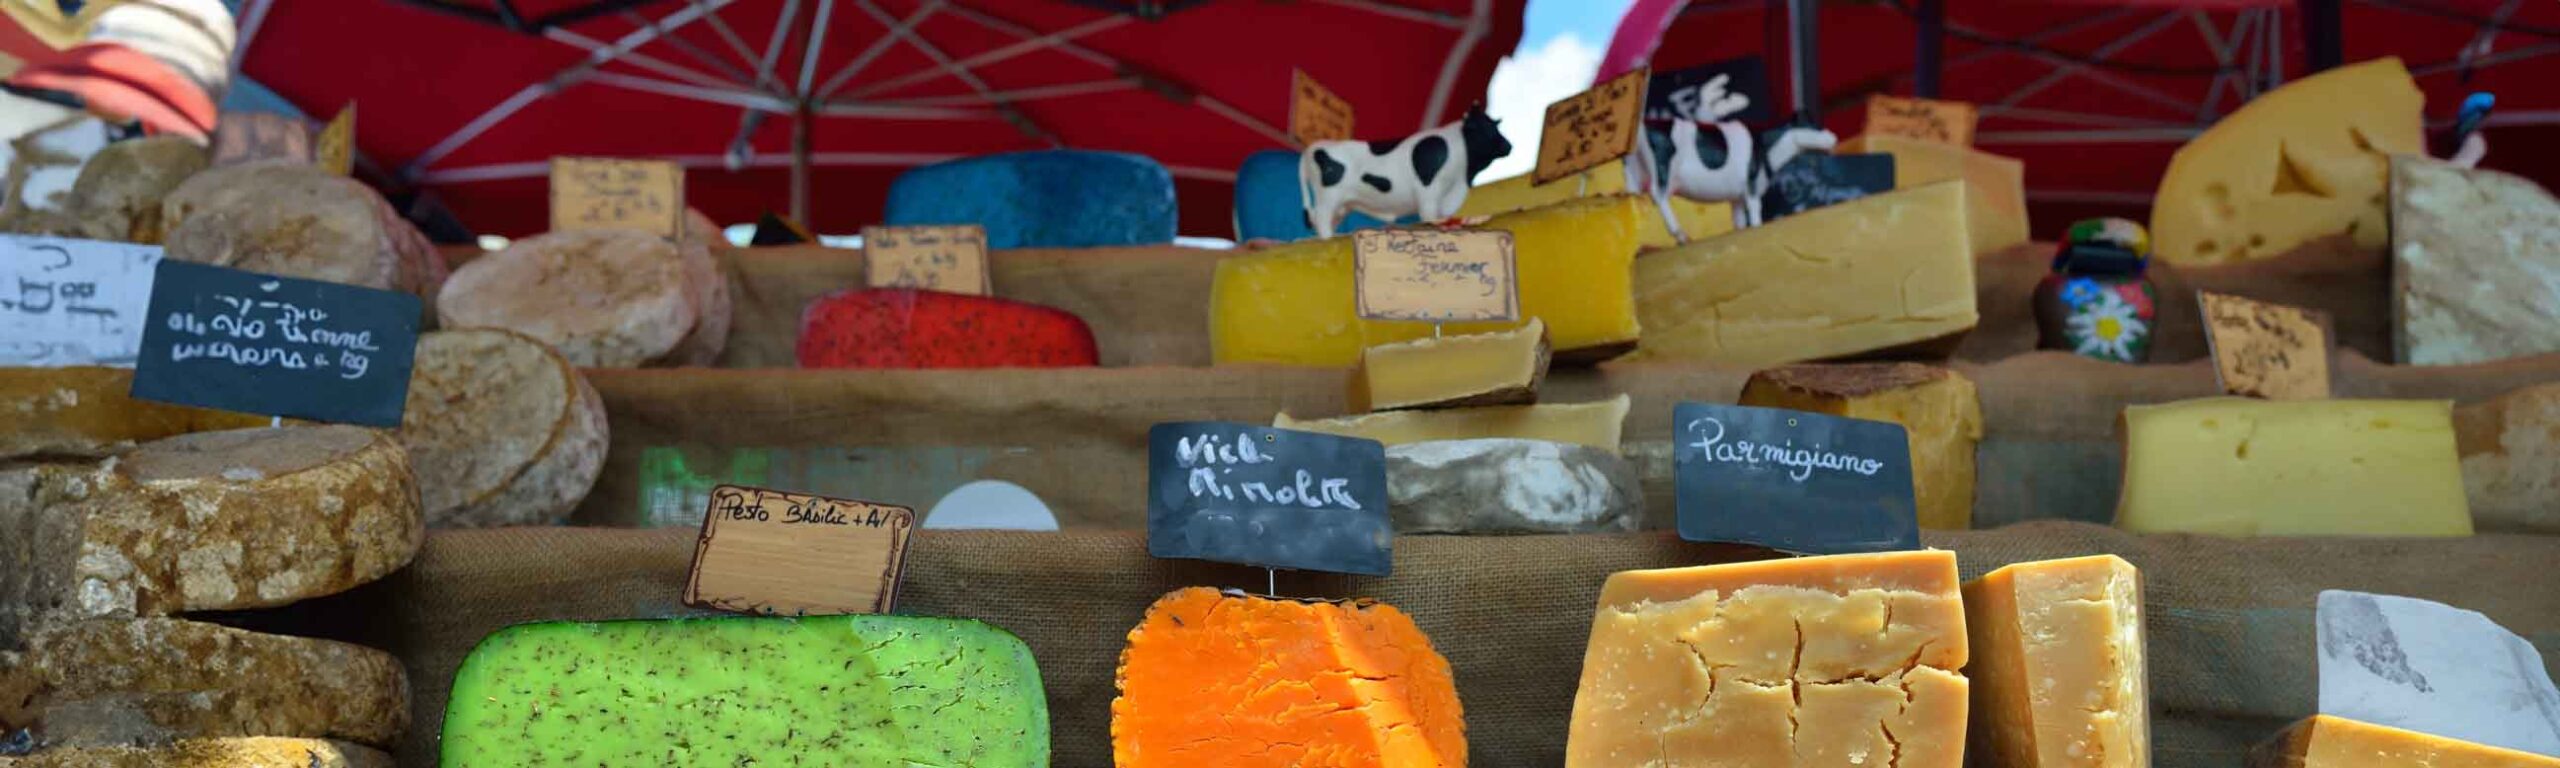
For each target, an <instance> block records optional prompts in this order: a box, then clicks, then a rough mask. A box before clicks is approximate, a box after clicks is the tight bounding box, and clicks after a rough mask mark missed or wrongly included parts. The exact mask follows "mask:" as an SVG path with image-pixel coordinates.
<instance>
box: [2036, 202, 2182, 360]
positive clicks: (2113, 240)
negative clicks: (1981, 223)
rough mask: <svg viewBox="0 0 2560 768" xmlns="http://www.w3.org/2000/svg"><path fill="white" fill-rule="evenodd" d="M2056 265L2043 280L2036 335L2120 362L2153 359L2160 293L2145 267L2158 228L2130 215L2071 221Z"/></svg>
mask: <svg viewBox="0 0 2560 768" xmlns="http://www.w3.org/2000/svg"><path fill="white" fill-rule="evenodd" d="M2066 236H2067V239H2066V240H2065V241H2064V242H2063V244H2062V249H2061V250H2060V252H2058V253H2056V254H2054V257H2053V273H2052V274H2049V275H2046V276H2045V278H2044V280H2043V281H2042V282H2040V283H2038V284H2037V285H2036V294H2035V309H2036V327H2037V343H2036V346H2037V347H2039V348H2043V349H2059V350H2067V351H2069V352H2071V353H2073V354H2077V355H2080V356H2083V357H2090V358H2096V359H2099V360H2106V361H2109V362H2117V363H2140V362H2144V361H2147V360H2149V359H2151V335H2152V329H2153V328H2154V327H2155V326H2156V325H2157V321H2158V311H2159V308H2158V304H2159V302H2158V301H2157V299H2158V294H2157V290H2156V289H2154V288H2153V287H2152V285H2151V281H2150V280H2149V278H2147V277H2145V276H2144V272H2145V271H2147V268H2148V267H2149V266H2150V262H2151V234H2150V233H2149V232H2147V231H2145V230H2143V228H2142V225H2140V224H2136V223H2133V222H2131V221H2127V220H2124V219H2116V218H2105V219H2088V220H2085V221H2081V222H2078V223H2075V224H2072V225H2071V228H2070V229H2069V230H2067V232H2066Z"/></svg>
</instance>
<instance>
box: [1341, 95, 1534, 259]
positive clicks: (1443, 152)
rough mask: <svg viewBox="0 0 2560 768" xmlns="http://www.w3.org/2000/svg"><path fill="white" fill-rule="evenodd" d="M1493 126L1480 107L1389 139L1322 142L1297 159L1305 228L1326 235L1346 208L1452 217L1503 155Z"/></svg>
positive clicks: (1505, 150) (1504, 145)
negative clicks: (1480, 176) (1455, 119)
mask: <svg viewBox="0 0 2560 768" xmlns="http://www.w3.org/2000/svg"><path fill="white" fill-rule="evenodd" d="M1499 122H1500V121H1498V120H1495V119H1493V118H1492V117H1490V116H1487V115H1486V114H1485V113H1484V105H1482V104H1478V105H1476V106H1474V107H1471V108H1469V109H1468V110H1467V116H1466V117H1465V118H1463V119H1460V120H1459V121H1458V122H1454V123H1450V124H1448V125H1443V126H1440V127H1438V128H1433V129H1431V130H1428V131H1423V132H1421V133H1417V134H1414V135H1411V136H1406V137H1404V138H1402V139H1398V140H1396V141H1370V142H1359V141H1323V142H1317V143H1315V144H1313V145H1310V146H1308V147H1307V151H1306V153H1305V154H1302V155H1299V156H1298V180H1299V184H1300V185H1301V186H1302V187H1304V188H1305V190H1306V191H1305V195H1306V203H1307V224H1308V225H1309V226H1311V227H1314V228H1315V231H1316V236H1317V237H1332V236H1333V228H1334V227H1336V226H1339V225H1340V224H1341V223H1342V216H1343V214H1344V213H1345V212H1346V211H1359V212H1361V213H1365V214H1369V215H1371V216H1375V217H1377V218H1378V220H1380V221H1394V220H1396V219H1397V218H1399V217H1402V216H1406V215H1413V214H1418V215H1420V216H1421V217H1422V220H1423V221H1431V222H1436V221H1442V220H1445V219H1448V218H1450V217H1453V216H1456V215H1458V206H1459V205H1460V204H1463V203H1465V202H1466V201H1467V188H1468V186H1469V185H1470V184H1472V183H1473V182H1472V181H1471V180H1472V179H1474V178H1475V176H1476V174H1478V173H1482V172H1484V169H1485V166H1488V165H1492V164H1493V161H1494V160H1497V159H1500V158H1501V157H1503V156H1504V155H1509V154H1511V142H1510V141H1509V140H1507V139H1504V138H1502V130H1501V128H1500V126H1499V125H1498V123H1499Z"/></svg>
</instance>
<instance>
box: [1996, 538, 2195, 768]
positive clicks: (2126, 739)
mask: <svg viewBox="0 0 2560 768" xmlns="http://www.w3.org/2000/svg"><path fill="white" fill-rule="evenodd" d="M1964 607H1965V628H1966V630H1967V632H1968V633H1969V636H1970V637H1971V640H1972V651H1973V660H1972V663H1971V664H1970V665H1968V666H1966V667H1965V673H1966V676H1967V677H1969V678H1971V679H1972V680H1973V714H1972V721H1973V724H1972V736H1973V738H1972V742H1971V743H1972V745H1973V748H1974V750H1975V751H1976V754H1978V755H1983V756H1985V757H1986V758H1996V762H1997V764H1999V765H2003V766H2016V767H2017V768H2062V767H2064V766H2070V767H2073V768H2148V766H2150V765H2151V719H2150V714H2149V708H2148V702H2149V687H2148V684H2147V682H2146V679H2145V678H2146V671H2147V668H2146V666H2145V659H2144V656H2143V642H2142V586H2141V580H2140V577H2139V575H2138V574H2137V573H2136V572H2135V571H2134V568H2133V564H2132V563H2127V562H2125V561H2124V560H2123V559H2122V558H2118V557H2116V556H2114V555H2093V556H2089V557H2077V558H2070V559H2064V560H2040V561H2035V562H2026V563H2017V564H2013V565H2008V566H2003V567H2001V568H1999V569H1997V570H1994V571H1992V572H1990V573H1988V574H1984V575H1983V577H1982V578H1979V579H1975V580H1973V581H1969V582H1966V583H1965V585H1964Z"/></svg>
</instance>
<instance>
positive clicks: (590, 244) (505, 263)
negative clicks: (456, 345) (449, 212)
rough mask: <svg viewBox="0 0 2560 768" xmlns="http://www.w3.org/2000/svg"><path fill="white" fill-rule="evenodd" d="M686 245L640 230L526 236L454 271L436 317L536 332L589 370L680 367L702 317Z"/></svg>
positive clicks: (455, 324) (451, 323)
mask: <svg viewBox="0 0 2560 768" xmlns="http://www.w3.org/2000/svg"><path fill="white" fill-rule="evenodd" d="M684 251H685V249H683V248H681V247H679V246H678V245H677V244H676V243H675V242H673V241H670V240H667V239H665V238H661V237H657V236H654V235H650V234H648V233H645V232H640V231H637V230H618V229H587V230H576V231H569V232H552V233H548V234H544V235H538V236H535V237H530V238H526V239H523V240H518V241H515V242H514V243H513V244H511V245H508V246H507V248H506V249H505V250H501V251H498V252H496V253H491V254H488V255H485V256H482V257H480V258H478V259H474V260H472V261H471V263H469V264H465V265H463V267H462V269H460V270H458V271H456V272H454V274H453V279H452V280H449V281H447V282H446V283H445V287H444V292H443V293H442V294H440V295H438V296H437V297H436V314H437V316H438V317H439V319H440V320H441V321H442V322H443V325H444V327H447V328H472V327H490V328H505V329H508V330H512V331H516V332H518V333H522V334H524V335H527V336H531V337H533V338H535V339H538V340H541V341H542V342H543V343H545V344H549V345H551V347H552V348H553V349H556V350H559V352H560V354H561V356H563V357H566V358H568V359H569V362H572V363H576V364H577V365H578V366H579V367H581V368H634V367H639V366H644V365H668V364H675V363H676V362H677V358H680V357H689V356H692V355H689V354H687V353H688V352H689V350H686V349H684V348H683V347H684V343H685V341H686V339H687V337H689V336H690V335H691V334H693V332H694V329H695V326H696V324H698V323H699V322H700V321H701V318H702V311H701V309H700V307H699V306H698V304H699V303H700V300H699V299H697V298H696V296H695V294H696V293H699V292H700V291H699V290H698V289H696V288H694V287H693V282H692V281H691V280H689V279H688V278H687V277H686V273H687V271H688V266H687V264H688V257H687V256H686V255H685V253H684ZM706 253H707V252H706ZM695 354H698V353H695Z"/></svg>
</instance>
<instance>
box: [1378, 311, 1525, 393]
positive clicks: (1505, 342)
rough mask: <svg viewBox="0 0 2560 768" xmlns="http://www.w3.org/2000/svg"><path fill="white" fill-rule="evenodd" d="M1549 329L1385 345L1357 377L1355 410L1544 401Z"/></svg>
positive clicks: (1520, 328)
mask: <svg viewBox="0 0 2560 768" xmlns="http://www.w3.org/2000/svg"><path fill="white" fill-rule="evenodd" d="M1547 359H1548V350H1547V326H1546V324H1545V323H1543V322H1540V321H1539V320H1538V319H1537V318H1534V317H1533V318H1530V319H1529V324H1528V325H1524V326H1521V327H1519V328H1515V329H1512V330H1508V331H1495V332H1492V333H1476V334H1468V335H1464V336H1447V337H1441V338H1431V339H1414V340H1412V341H1402V342H1396V343H1393V344H1380V345H1378V346H1374V347H1370V348H1368V349H1367V350H1363V351H1362V352H1361V353H1360V367H1359V368H1358V369H1357V370H1354V371H1352V372H1351V394H1350V400H1351V409H1352V410H1355V411H1388V410H1398V409H1404V408H1450V407H1456V406H1468V405H1517V404H1521V403H1534V402H1537V401H1538V382H1539V381H1541V380H1544V379H1545V378H1546V377H1547Z"/></svg>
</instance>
